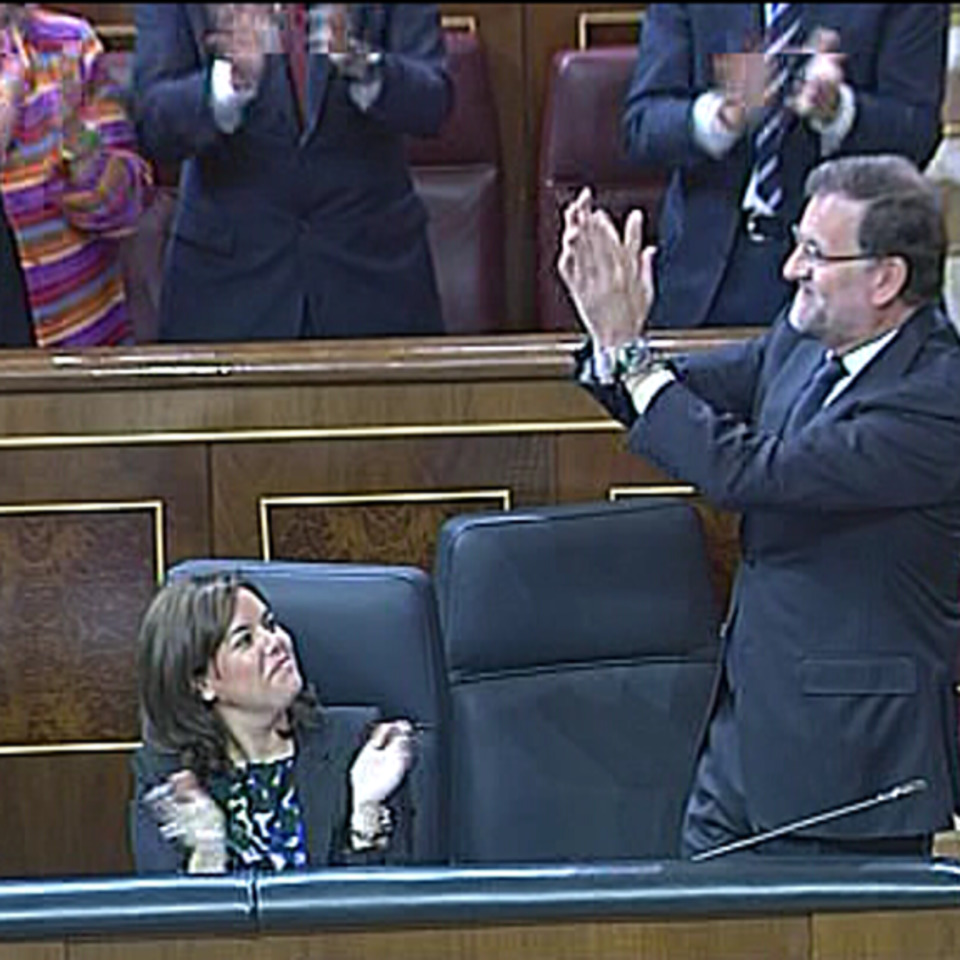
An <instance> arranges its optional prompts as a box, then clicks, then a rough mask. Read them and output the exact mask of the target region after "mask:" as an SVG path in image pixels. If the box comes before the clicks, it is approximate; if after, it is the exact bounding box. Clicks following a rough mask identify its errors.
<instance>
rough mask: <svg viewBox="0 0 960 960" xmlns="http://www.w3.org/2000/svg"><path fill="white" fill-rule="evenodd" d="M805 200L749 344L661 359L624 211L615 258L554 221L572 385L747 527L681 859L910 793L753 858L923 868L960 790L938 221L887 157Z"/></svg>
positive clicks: (590, 214)
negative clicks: (576, 371) (577, 326)
mask: <svg viewBox="0 0 960 960" xmlns="http://www.w3.org/2000/svg"><path fill="white" fill-rule="evenodd" d="M807 193H808V195H809V198H810V199H809V202H808V203H807V205H806V207H805V209H804V213H803V217H802V219H801V220H800V223H799V224H798V225H797V228H796V233H795V237H796V245H795V246H794V248H793V250H792V252H791V253H790V255H789V257H788V258H787V260H786V263H785V264H784V267H783V275H784V277H785V279H786V280H787V281H788V282H790V283H792V284H794V285H795V287H796V292H795V294H794V297H793V300H792V301H791V303H790V304H789V306H788V307H786V308H785V309H784V310H783V311H782V312H781V313H780V314H779V316H778V317H777V318H776V319H775V320H774V323H773V325H772V326H771V328H770V330H769V331H768V332H767V333H766V334H765V335H764V336H762V337H760V338H758V339H755V340H750V341H744V342H742V343H737V344H734V345H732V346H730V347H727V348H723V349H720V350H716V351H711V352H704V353H700V354H695V355H692V356H688V357H685V358H682V359H680V360H677V361H675V362H673V363H667V362H664V361H663V360H662V359H661V358H659V357H658V356H657V355H656V353H655V352H653V351H651V350H650V349H649V347H648V345H647V344H646V343H645V341H644V340H643V339H642V331H643V323H644V321H645V319H646V315H647V312H648V310H649V306H650V298H651V295H652V277H651V265H652V256H651V251H650V250H649V249H648V250H646V251H645V252H644V253H643V254H642V255H640V248H641V234H642V221H641V219H640V217H639V215H638V214H637V213H634V214H631V216H630V218H629V219H628V223H627V228H626V239H625V241H624V242H623V243H621V242H620V239H619V237H618V236H617V233H616V230H615V228H614V227H613V225H612V224H611V222H610V220H609V217H608V216H607V215H606V214H605V213H604V212H603V211H591V209H590V198H589V194H588V192H587V191H584V193H583V194H582V195H581V197H580V198H579V199H578V200H577V201H576V202H575V203H574V204H572V205H571V208H570V209H569V210H568V211H567V215H566V216H567V221H566V223H567V225H566V230H565V233H564V239H563V250H562V252H561V259H560V263H559V267H560V272H561V275H562V276H563V278H564V280H565V282H566V283H567V285H568V288H569V289H570V292H571V294H572V295H573V297H574V300H575V301H576V303H577V305H578V309H579V311H580V313H581V316H582V318H583V320H584V323H585V325H586V327H587V329H588V331H589V332H590V336H591V344H588V345H587V346H586V348H585V349H584V351H582V352H581V354H580V375H581V380H582V382H584V384H585V385H586V386H588V388H589V389H591V391H592V392H594V394H595V395H596V396H597V397H598V398H599V399H600V400H601V401H602V402H604V403H605V405H607V407H608V409H609V410H611V412H613V413H614V415H615V416H617V417H619V418H620V419H622V420H623V421H624V422H625V423H627V424H629V425H630V433H629V444H630V448H631V450H633V451H634V452H635V453H637V454H639V455H642V456H644V457H647V458H648V459H650V460H651V461H653V462H654V463H656V464H657V465H658V466H660V467H661V468H663V469H664V470H666V471H667V472H668V473H670V474H671V475H673V476H675V477H677V478H679V479H682V480H684V481H686V482H689V483H693V484H695V485H696V486H697V487H698V488H699V489H700V490H701V491H702V492H703V494H704V495H705V496H707V497H708V498H710V499H711V500H712V501H713V502H714V503H717V504H719V505H721V506H723V507H725V508H729V509H732V510H736V511H739V512H741V513H742V526H741V537H740V539H741V543H740V548H741V562H740V566H739V570H738V573H737V578H736V582H735V586H734V590H733V598H732V601H731V608H730V613H729V616H728V618H727V621H726V625H725V628H724V646H723V662H722V670H721V671H720V677H719V680H718V689H717V693H716V697H715V700H714V705H713V710H712V714H711V721H710V725H709V731H708V734H707V736H706V737H705V740H704V742H703V744H702V747H701V752H700V755H699V760H698V765H697V770H696V775H695V779H694V784H693V788H692V791H691V794H690V797H689V800H688V805H687V810H686V816H685V821H684V827H683V837H682V843H683V849H684V852H685V853H687V854H691V853H696V852H698V851H703V850H705V849H708V848H710V847H713V846H715V845H718V844H722V843H725V842H727V841H735V840H737V839H740V838H743V837H748V836H751V835H754V834H756V833H758V832H761V831H764V830H767V829H771V828H776V827H778V826H780V825H783V824H785V823H789V822H791V821H793V820H795V819H798V818H803V817H806V816H808V815H813V814H817V813H819V812H821V811H823V810H826V809H830V808H834V807H838V806H841V805H844V804H848V803H852V802H856V801H859V800H862V799H865V798H868V797H872V796H875V795H877V794H879V793H881V792H883V791H884V790H885V789H886V788H890V787H893V786H895V785H899V784H901V783H905V782H908V781H911V780H914V779H916V778H922V779H923V781H925V785H926V787H925V789H923V790H922V791H918V792H915V793H913V794H911V795H909V796H905V797H904V798H903V799H901V800H899V801H897V802H890V803H885V804H882V805H878V806H875V807H873V808H872V809H870V810H868V811H866V812H862V813H857V814H856V815H852V816H847V817H842V818H840V819H837V820H835V821H833V822H830V823H827V824H824V825H822V826H820V827H818V828H813V829H810V830H808V831H803V832H802V834H801V836H800V837H799V838H797V837H794V838H791V839H789V840H787V839H784V840H782V841H777V842H775V843H771V844H769V845H768V846H765V847H764V848H763V849H770V850H771V851H773V852H801V853H810V852H818V853H837V854H849V853H870V854H884V853H899V854H923V853H926V852H928V851H929V849H930V846H931V838H932V834H933V833H934V832H935V831H937V830H939V829H942V828H945V827H948V826H949V825H950V824H951V822H952V821H951V813H952V811H953V809H954V807H955V805H956V803H957V800H958V797H960V781H958V770H957V733H956V722H957V721H956V717H957V709H956V706H957V703H956V699H957V698H956V692H955V687H954V681H955V668H956V659H957V643H958V638H960V593H958V591H960V392H958V390H957V383H958V382H960V341H958V338H957V334H956V332H955V331H954V329H953V327H952V326H951V325H950V324H949V322H948V321H947V320H946V319H945V317H944V316H943V315H942V313H941V312H940V310H939V309H938V308H937V307H936V303H937V300H938V297H939V294H940V289H941V285H942V281H943V270H944V261H945V256H946V239H945V228H944V223H943V218H942V214H941V211H940V208H939V204H938V199H937V197H936V194H935V192H934V188H933V187H932V186H931V184H929V182H928V181H926V180H925V179H924V178H923V177H922V175H920V173H919V172H918V171H917V170H916V168H915V167H913V165H912V164H910V162H909V161H907V160H905V159H903V158H902V157H895V156H878V157H847V158H842V159H839V160H832V161H828V162H826V163H825V164H823V165H822V166H821V167H819V168H817V169H816V170H815V171H814V172H813V173H812V174H811V175H810V177H809V179H808V184H807ZM638 338H639V339H638ZM638 549H639V550H642V549H643V547H642V544H641V545H638Z"/></svg>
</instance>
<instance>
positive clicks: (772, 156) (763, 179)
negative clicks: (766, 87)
mask: <svg viewBox="0 0 960 960" xmlns="http://www.w3.org/2000/svg"><path fill="white" fill-rule="evenodd" d="M770 7H771V10H770V22H769V23H768V24H767V30H766V34H765V37H764V45H763V52H764V56H765V57H767V58H768V59H769V60H771V61H772V63H773V65H774V66H773V70H772V76H771V83H772V86H773V91H774V92H773V96H772V99H771V101H770V103H769V104H768V105H767V108H766V111H765V112H764V114H763V117H762V119H761V121H760V125H759V126H758V127H757V130H756V132H755V133H754V135H753V152H754V164H753V177H754V185H755V189H756V193H757V196H758V197H759V198H760V200H761V201H762V202H763V203H764V204H766V207H767V210H766V211H763V212H764V213H766V212H769V213H770V214H776V212H777V211H778V210H779V208H780V205H781V204H782V203H783V185H782V183H781V170H780V167H781V157H780V150H781V148H782V146H783V137H784V133H785V132H786V126H787V122H788V119H789V118H788V114H787V111H786V110H785V109H784V103H783V101H784V98H785V97H786V95H787V93H788V92H789V86H790V83H789V81H790V79H791V75H792V71H791V69H790V63H791V58H790V57H789V56H784V55H783V52H784V50H786V49H787V48H791V47H794V46H796V45H798V44H799V41H800V7H801V4H799V3H773V4H771V5H770Z"/></svg>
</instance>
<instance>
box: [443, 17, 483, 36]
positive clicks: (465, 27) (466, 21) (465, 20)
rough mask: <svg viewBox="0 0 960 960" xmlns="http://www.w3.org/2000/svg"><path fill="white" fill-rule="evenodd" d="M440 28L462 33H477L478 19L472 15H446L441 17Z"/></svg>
mask: <svg viewBox="0 0 960 960" xmlns="http://www.w3.org/2000/svg"><path fill="white" fill-rule="evenodd" d="M440 26H441V28H442V29H444V30H456V31H458V32H460V33H477V30H478V24H477V18H476V17H475V16H474V15H473V14H472V13H445V14H444V15H443V16H441V17H440Z"/></svg>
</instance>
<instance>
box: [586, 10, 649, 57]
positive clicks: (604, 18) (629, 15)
mask: <svg viewBox="0 0 960 960" xmlns="http://www.w3.org/2000/svg"><path fill="white" fill-rule="evenodd" d="M642 22H643V11H642V10H583V11H582V12H581V13H579V14H577V49H578V50H586V49H587V48H588V47H589V46H590V28H591V27H593V26H608V27H632V26H634V25H635V24H636V25H638V26H639V24H641V23H642Z"/></svg>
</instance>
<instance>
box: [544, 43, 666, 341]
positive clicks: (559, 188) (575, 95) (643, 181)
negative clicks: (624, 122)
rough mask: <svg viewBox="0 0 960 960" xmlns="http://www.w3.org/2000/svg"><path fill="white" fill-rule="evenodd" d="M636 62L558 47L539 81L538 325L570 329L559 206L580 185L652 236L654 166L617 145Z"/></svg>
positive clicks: (621, 54)
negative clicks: (560, 261)
mask: <svg viewBox="0 0 960 960" xmlns="http://www.w3.org/2000/svg"><path fill="white" fill-rule="evenodd" d="M636 61H637V48H636V47H633V46H631V47H598V48H595V49H588V50H562V51H560V52H559V53H557V54H555V56H554V58H553V61H552V63H551V71H550V76H549V80H548V85H547V103H546V107H545V109H544V114H543V130H542V132H541V137H540V168H539V175H538V183H537V309H538V320H539V325H540V327H541V329H544V330H573V329H577V328H578V326H579V325H578V323H577V319H576V313H575V312H574V309H573V305H572V304H571V302H570V299H569V297H568V295H567V293H566V291H565V290H564V289H563V286H562V284H561V282H560V278H559V277H558V275H557V270H556V260H557V254H558V252H559V250H560V237H561V233H562V225H563V216H562V215H563V208H564V207H565V206H566V205H567V204H568V203H569V202H570V201H571V200H573V199H574V197H576V195H577V194H578V193H579V192H580V190H581V189H582V188H583V187H585V186H590V187H592V188H593V193H594V197H595V199H596V202H597V203H598V204H599V205H600V206H603V207H605V208H606V209H607V210H609V211H610V212H611V214H612V215H613V216H614V219H615V221H616V222H617V223H618V225H620V226H622V224H623V219H624V218H625V216H626V214H627V212H628V211H629V210H631V209H633V208H634V207H640V208H642V209H643V210H644V212H645V214H646V216H645V218H644V224H645V231H644V233H645V236H646V237H647V238H648V239H649V240H651V241H652V240H654V239H655V234H656V219H657V215H658V210H659V205H660V198H661V195H662V193H663V190H664V187H665V186H666V177H665V175H664V174H663V172H662V171H659V170H650V169H644V168H642V167H640V166H639V165H638V164H637V163H636V162H634V161H632V160H630V159H629V158H628V157H627V155H626V152H625V150H624V147H623V141H622V137H621V133H620V114H621V111H622V108H623V101H624V97H625V96H626V92H627V86H628V84H629V82H630V77H631V75H632V74H633V69H634V66H635V64H636Z"/></svg>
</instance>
